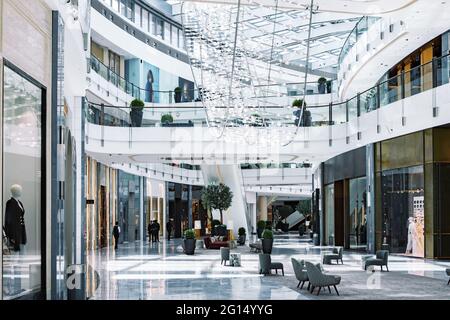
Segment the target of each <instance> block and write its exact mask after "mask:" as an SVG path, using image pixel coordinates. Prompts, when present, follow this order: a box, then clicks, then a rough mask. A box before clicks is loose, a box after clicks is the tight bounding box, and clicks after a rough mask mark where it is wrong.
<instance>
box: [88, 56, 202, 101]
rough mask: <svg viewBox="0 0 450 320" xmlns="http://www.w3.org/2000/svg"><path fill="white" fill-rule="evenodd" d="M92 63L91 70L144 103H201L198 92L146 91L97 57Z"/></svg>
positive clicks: (92, 57)
mask: <svg viewBox="0 0 450 320" xmlns="http://www.w3.org/2000/svg"><path fill="white" fill-rule="evenodd" d="M90 63H91V70H93V71H95V72H96V73H97V74H98V75H100V76H101V77H102V78H103V79H105V80H107V81H109V82H110V83H111V84H113V85H114V86H116V87H118V88H119V89H120V90H122V91H123V92H125V93H127V94H129V95H130V96H132V97H133V98H137V99H141V100H142V101H144V102H147V103H166V104H172V103H182V102H194V101H199V98H198V90H183V91H182V92H179V93H176V92H175V91H174V90H173V91H170V90H169V91H167V90H166V91H164V90H146V89H143V88H140V87H139V86H137V85H135V84H134V83H132V82H129V81H127V80H126V79H125V78H123V77H121V76H120V75H119V74H117V73H115V72H114V71H112V70H111V69H110V68H108V67H107V66H106V65H105V64H103V63H102V62H101V61H100V60H99V59H98V58H97V57H95V56H91V59H90Z"/></svg>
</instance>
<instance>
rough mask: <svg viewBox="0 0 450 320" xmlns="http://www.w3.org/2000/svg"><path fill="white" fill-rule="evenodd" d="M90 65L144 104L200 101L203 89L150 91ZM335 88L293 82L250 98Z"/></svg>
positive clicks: (267, 87) (100, 65) (94, 60)
mask: <svg viewBox="0 0 450 320" xmlns="http://www.w3.org/2000/svg"><path fill="white" fill-rule="evenodd" d="M90 63H91V70H93V71H95V72H96V73H97V74H98V75H100V76H101V77H102V78H103V79H105V80H107V81H109V82H110V83H111V84H113V85H114V86H116V87H118V88H119V89H120V90H122V91H123V92H125V93H127V94H129V95H130V96H132V97H133V98H137V99H141V100H142V101H144V102H147V103H161V104H172V103H179V102H196V101H197V102H198V101H200V97H201V89H200V90H198V89H194V90H187V91H183V92H182V93H181V94H178V95H177V94H175V92H174V91H161V90H152V91H149V90H146V89H143V88H140V87H139V86H137V85H135V84H134V83H131V82H129V81H127V80H126V79H125V78H123V77H121V76H120V75H118V74H117V73H115V72H114V71H112V70H111V69H110V68H108V67H107V66H106V65H105V64H103V63H102V62H101V61H100V60H99V59H98V58H97V57H95V56H91V59H90ZM333 86H334V81H331V82H329V83H327V84H326V85H324V86H319V85H318V83H317V82H308V83H307V84H306V92H305V86H304V83H297V82H293V83H285V84H270V85H257V86H255V91H256V95H255V96H254V97H249V99H254V100H260V99H266V98H277V97H299V96H303V95H304V94H306V95H316V94H329V93H332V91H333V89H334V87H333ZM199 93H200V94H199Z"/></svg>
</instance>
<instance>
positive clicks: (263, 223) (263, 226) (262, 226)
mask: <svg viewBox="0 0 450 320" xmlns="http://www.w3.org/2000/svg"><path fill="white" fill-rule="evenodd" d="M264 229H266V221H264V220H259V221H258V223H257V224H256V232H257V233H258V238H259V239H261V238H262V234H263V231H264Z"/></svg>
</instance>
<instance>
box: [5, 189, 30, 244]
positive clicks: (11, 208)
mask: <svg viewBox="0 0 450 320" xmlns="http://www.w3.org/2000/svg"><path fill="white" fill-rule="evenodd" d="M21 196H22V187H21V186H20V185H18V184H15V185H13V186H11V199H9V200H8V201H7V202H6V209H5V232H6V236H7V237H8V240H9V242H10V243H11V245H12V246H13V248H14V251H20V246H21V245H25V244H27V233H26V229H25V218H24V216H25V208H24V206H23V204H22V202H21V201H20V197H21Z"/></svg>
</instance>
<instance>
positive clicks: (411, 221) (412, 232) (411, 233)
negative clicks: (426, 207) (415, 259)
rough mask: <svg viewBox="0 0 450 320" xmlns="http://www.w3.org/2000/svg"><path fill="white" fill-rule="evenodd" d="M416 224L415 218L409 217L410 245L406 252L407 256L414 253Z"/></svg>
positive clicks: (407, 246)
mask: <svg viewBox="0 0 450 320" xmlns="http://www.w3.org/2000/svg"><path fill="white" fill-rule="evenodd" d="M415 229H416V227H415V224H414V218H413V217H409V218H408V244H407V245H406V252H405V254H411V253H412V252H413V243H414V240H413V238H414V233H415Z"/></svg>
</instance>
